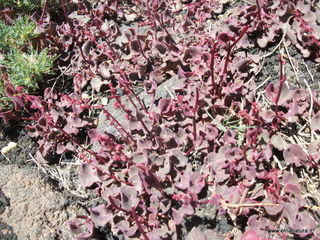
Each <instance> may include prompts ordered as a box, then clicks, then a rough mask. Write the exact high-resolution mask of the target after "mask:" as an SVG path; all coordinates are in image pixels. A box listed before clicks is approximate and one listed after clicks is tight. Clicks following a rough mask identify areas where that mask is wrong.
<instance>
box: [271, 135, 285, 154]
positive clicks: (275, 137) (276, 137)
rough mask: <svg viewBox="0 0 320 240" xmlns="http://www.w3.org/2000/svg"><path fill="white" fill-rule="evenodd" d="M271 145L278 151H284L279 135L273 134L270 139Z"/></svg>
mask: <svg viewBox="0 0 320 240" xmlns="http://www.w3.org/2000/svg"><path fill="white" fill-rule="evenodd" d="M271 144H272V146H274V147H275V148H276V149H278V150H279V151H282V150H283V149H284V146H285V145H284V144H285V142H284V140H283V139H282V137H281V135H280V134H275V135H273V136H272V137H271Z"/></svg>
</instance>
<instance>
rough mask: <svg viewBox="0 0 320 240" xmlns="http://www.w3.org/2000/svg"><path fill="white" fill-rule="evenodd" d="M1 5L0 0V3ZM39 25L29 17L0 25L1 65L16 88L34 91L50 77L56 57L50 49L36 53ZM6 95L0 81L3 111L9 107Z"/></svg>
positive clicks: (0, 23)
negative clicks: (35, 30) (43, 77)
mask: <svg viewBox="0 0 320 240" xmlns="http://www.w3.org/2000/svg"><path fill="white" fill-rule="evenodd" d="M0 1H1V0H0ZM35 27H36V24H35V23H34V22H32V21H30V20H29V19H28V18H27V17H21V18H18V19H16V20H15V21H14V22H13V24H12V25H7V24H6V23H4V22H3V21H0V53H1V54H2V56H3V59H2V60H0V64H1V65H2V67H3V70H5V72H6V73H7V74H8V76H9V80H10V82H11V83H12V84H13V85H14V86H24V87H25V89H26V90H35V89H36V88H37V87H38V82H39V81H40V80H41V76H42V75H43V74H50V73H51V69H52V66H53V62H54V60H55V59H56V57H55V56H50V55H49V54H48V50H47V49H43V50H41V51H40V52H39V51H38V50H35V49H33V47H32V46H31V43H30V40H31V39H33V38H35V37H37V34H36V33H34V29H35ZM8 103H9V102H8V99H7V98H6V97H5V94H4V82H3V79H0V109H1V108H3V107H4V106H7V105H8Z"/></svg>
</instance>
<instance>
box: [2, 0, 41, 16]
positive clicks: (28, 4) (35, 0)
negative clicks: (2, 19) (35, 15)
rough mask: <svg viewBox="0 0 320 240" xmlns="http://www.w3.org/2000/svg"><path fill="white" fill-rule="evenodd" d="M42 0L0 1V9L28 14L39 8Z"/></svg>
mask: <svg viewBox="0 0 320 240" xmlns="http://www.w3.org/2000/svg"><path fill="white" fill-rule="evenodd" d="M42 4H43V0H0V8H6V7H9V8H13V9H15V10H18V11H21V12H26V13H30V12H31V11H33V10H35V9H36V8H39V7H41V6H42Z"/></svg>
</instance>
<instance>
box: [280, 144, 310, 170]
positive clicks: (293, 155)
mask: <svg viewBox="0 0 320 240" xmlns="http://www.w3.org/2000/svg"><path fill="white" fill-rule="evenodd" d="M283 158H284V160H285V161H286V162H288V163H290V164H295V165H296V166H297V167H300V166H301V165H302V164H303V163H304V162H306V161H307V160H308V155H307V154H306V153H305V152H304V151H303V149H302V148H301V147H300V146H299V145H297V144H291V145H289V147H288V148H287V149H285V150H284V152H283Z"/></svg>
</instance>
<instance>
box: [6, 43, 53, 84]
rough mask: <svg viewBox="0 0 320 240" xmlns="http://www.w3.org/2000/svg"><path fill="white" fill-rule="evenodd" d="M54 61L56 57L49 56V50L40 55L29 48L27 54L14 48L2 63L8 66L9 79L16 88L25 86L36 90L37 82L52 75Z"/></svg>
mask: <svg viewBox="0 0 320 240" xmlns="http://www.w3.org/2000/svg"><path fill="white" fill-rule="evenodd" d="M54 60H55V56H49V55H48V50H47V49H44V50H42V51H41V52H39V53H38V52H37V51H36V50H34V49H32V48H31V47H29V48H28V51H27V52H21V51H19V50H17V49H15V48H13V49H12V50H11V51H10V53H8V54H7V57H6V59H5V60H2V61H0V63H1V64H3V65H4V66H6V68H7V73H8V75H9V79H10V81H11V83H12V84H13V85H14V86H25V87H27V88H28V89H31V90H34V89H36V88H37V87H38V84H37V82H38V81H39V80H40V79H41V76H42V74H49V73H52V72H51V68H52V65H53V62H54Z"/></svg>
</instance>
